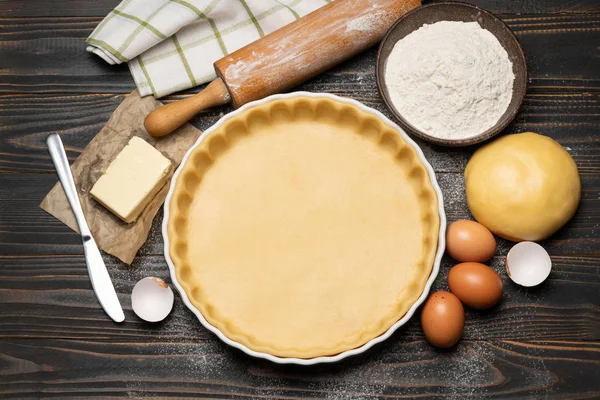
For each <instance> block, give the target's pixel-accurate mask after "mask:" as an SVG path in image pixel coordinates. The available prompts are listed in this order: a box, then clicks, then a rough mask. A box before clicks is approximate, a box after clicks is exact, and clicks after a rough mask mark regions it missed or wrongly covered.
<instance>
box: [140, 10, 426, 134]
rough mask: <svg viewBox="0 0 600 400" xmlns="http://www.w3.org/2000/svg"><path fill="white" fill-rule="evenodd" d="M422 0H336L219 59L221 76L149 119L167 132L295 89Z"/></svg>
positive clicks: (151, 127)
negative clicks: (210, 112)
mask: <svg viewBox="0 0 600 400" xmlns="http://www.w3.org/2000/svg"><path fill="white" fill-rule="evenodd" d="M420 5H421V2H420V0H336V1H334V2H332V3H330V4H328V5H326V6H324V7H321V8H319V9H317V10H315V11H313V12H312V13H310V14H307V15H305V16H304V17H302V18H300V19H298V20H296V21H294V22H292V23H290V24H288V25H286V26H284V27H282V28H280V29H278V30H276V31H274V32H272V33H270V34H268V35H266V36H264V37H263V38H261V39H259V40H257V41H255V42H253V43H250V44H249V45H247V46H245V47H243V48H241V49H239V50H237V51H235V52H233V53H231V54H229V55H228V56H225V57H223V58H222V59H220V60H218V61H217V62H215V64H214V67H215V71H216V73H217V76H218V78H217V79H215V80H214V81H212V82H211V83H210V84H209V85H208V86H207V87H206V88H205V89H204V90H203V91H201V92H200V93H197V94H195V95H193V96H190V97H188V98H186V99H184V100H180V101H176V102H174V103H171V104H168V105H165V106H162V107H159V108H157V109H156V110H154V111H152V112H151V113H150V114H148V116H147V117H146V120H145V121H144V125H145V127H146V130H147V131H148V133H149V134H150V135H152V136H164V135H166V134H168V133H170V132H173V131H174V130H175V129H177V128H178V127H180V126H181V125H183V124H184V123H185V122H187V121H188V120H190V119H191V118H192V117H193V116H194V115H196V114H197V113H198V112H200V111H202V110H205V109H207V108H210V107H213V106H217V105H221V104H225V103H228V102H232V103H233V105H234V107H236V108H237V107H239V106H241V105H243V104H246V103H248V102H250V101H253V100H257V99H261V98H263V97H266V96H268V95H271V94H274V93H279V92H282V91H285V90H287V89H290V88H292V87H294V86H296V85H298V84H299V83H301V82H303V81H305V80H307V79H309V78H312V77H313V76H315V75H318V74H320V73H322V72H323V71H325V70H327V69H329V68H331V67H333V66H334V65H337V64H339V63H341V62H342V61H344V60H346V59H348V58H350V57H352V56H353V55H355V54H358V53H360V52H361V51H363V50H365V49H367V48H369V47H370V46H372V45H374V44H375V43H377V42H378V41H379V40H381V38H382V37H383V35H384V34H385V33H386V32H387V30H388V29H389V28H390V26H391V25H392V24H393V23H394V22H395V21H397V20H398V18H400V17H401V16H402V15H404V14H405V13H406V12H408V11H410V10H412V9H413V8H416V7H418V6H420Z"/></svg>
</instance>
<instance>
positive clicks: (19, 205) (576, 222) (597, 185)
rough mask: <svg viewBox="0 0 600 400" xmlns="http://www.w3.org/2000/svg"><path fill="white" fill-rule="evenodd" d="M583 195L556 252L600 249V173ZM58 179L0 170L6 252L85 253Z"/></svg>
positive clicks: (456, 208) (454, 199)
mask: <svg viewBox="0 0 600 400" xmlns="http://www.w3.org/2000/svg"><path fill="white" fill-rule="evenodd" d="M437 179H438V182H439V184H440V187H441V188H442V192H443V194H444V206H445V210H446V216H447V219H448V221H450V222H451V221H455V220H457V219H465V218H470V214H469V211H468V208H467V206H466V200H465V194H464V188H463V177H462V174H454V173H438V174H437ZM581 179H582V185H583V192H582V200H581V204H580V207H579V209H578V211H577V213H576V214H575V217H574V218H573V219H572V220H571V221H570V222H569V223H568V224H567V225H566V226H565V227H564V228H563V229H561V230H560V231H558V232H557V233H556V234H555V235H553V236H552V237H551V238H550V239H548V240H546V241H544V242H543V244H544V246H545V247H546V248H547V250H548V251H549V252H550V254H552V255H575V254H577V255H590V254H596V253H597V252H598V242H597V237H598V234H599V229H600V228H599V227H600V211H599V210H600V196H598V193H599V192H600V175H599V174H582V175H581ZM55 183H56V177H55V176H54V175H52V174H0V246H1V247H2V253H3V254H6V255H18V254H81V252H82V249H81V245H80V242H79V237H78V236H77V235H76V234H75V233H73V232H72V231H71V230H70V229H69V228H67V227H66V226H65V225H63V224H62V223H61V222H59V221H58V220H56V219H55V218H54V217H52V216H50V215H49V214H47V213H46V212H45V211H43V210H42V209H40V208H38V205H39V203H40V202H41V200H42V199H43V197H44V196H45V194H46V193H47V192H48V191H49V190H50V189H51V188H52V186H53V185H54V184H55ZM161 220H162V213H161V212H159V214H158V216H157V218H156V219H155V221H154V224H153V227H152V230H151V233H150V239H149V240H148V241H147V243H146V244H145V245H144V246H143V247H142V248H141V250H140V254H142V255H150V254H162V251H163V249H162V242H161V240H160V237H161V232H160V222H161ZM510 246H511V243H510V242H508V241H505V240H499V242H498V254H506V252H507V251H508V249H509V248H510Z"/></svg>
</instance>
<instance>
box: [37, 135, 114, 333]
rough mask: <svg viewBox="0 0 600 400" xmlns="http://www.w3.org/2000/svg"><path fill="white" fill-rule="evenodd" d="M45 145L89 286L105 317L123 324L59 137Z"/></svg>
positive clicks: (51, 138)
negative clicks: (73, 227)
mask: <svg viewBox="0 0 600 400" xmlns="http://www.w3.org/2000/svg"><path fill="white" fill-rule="evenodd" d="M46 144H47V145H48V150H49V151H50V157H51V158H52V162H53V163H54V167H55V168H56V172H57V173H58V178H59V179H60V183H61V184H62V187H63V189H64V190H65V194H66V195H67V199H68V200H69V204H70V205H71V209H72V210H73V214H74V215H75V219H76V220H77V225H79V232H80V233H81V240H82V242H83V249H84V252H85V262H86V264H87V268H88V274H89V275H90V281H91V282H92V287H93V288H94V293H96V297H97V298H98V301H99V302H100V305H101V306H102V308H103V309H104V311H106V313H107V314H108V316H109V317H111V318H112V319H113V320H114V321H116V322H123V321H124V320H125V314H124V313H123V308H121V303H120V302H119V297H118V296H117V293H116V292H115V287H114V286H113V284H112V281H111V279H110V275H109V274H108V270H107V269H106V265H105V264H104V260H102V255H101V254H100V251H99V250H98V246H97V245H96V242H95V241H94V238H93V237H92V234H91V232H90V228H89V227H88V224H87V222H86V221H85V216H84V215H83V209H82V208H81V203H80V202H79V196H78V195H77V187H76V186H75V181H74V180H73V175H72V174H71V167H70V166H69V160H68V159H67V155H66V153H65V149H64V147H63V144H62V141H61V140H60V136H58V135H57V134H56V133H53V134H51V135H50V136H48V138H47V139H46Z"/></svg>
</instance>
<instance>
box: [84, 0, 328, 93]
mask: <svg viewBox="0 0 600 400" xmlns="http://www.w3.org/2000/svg"><path fill="white" fill-rule="evenodd" d="M330 1H331V0H123V1H122V2H121V4H119V5H118V6H117V8H115V9H114V10H113V11H111V13H110V14H108V16H106V18H104V20H102V22H100V24H99V25H98V26H97V27H96V29H95V30H94V31H93V32H92V34H91V35H90V37H89V38H88V39H87V40H86V43H87V44H88V47H87V50H88V51H90V52H92V53H95V54H97V55H98V56H100V57H102V58H103V59H104V60H106V61H107V62H108V63H110V64H120V63H123V62H128V64H129V69H130V71H131V74H132V75H133V79H134V80H135V83H136V85H137V87H138V91H139V93H140V95H142V96H147V95H150V94H153V95H154V96H156V97H162V96H165V95H167V94H170V93H173V92H177V91H179V90H183V89H187V88H191V87H194V86H197V85H200V84H202V83H205V82H208V81H211V80H213V79H214V78H215V71H214V69H213V63H214V62H215V61H217V60H218V59H220V58H222V57H223V56H225V55H227V54H229V53H231V52H233V51H235V50H237V49H239V48H240V47H243V46H245V45H247V44H248V43H250V42H253V41H255V40H257V39H259V38H260V37H262V36H264V35H266V34H268V33H270V32H272V31H274V30H276V29H278V28H280V27H282V26H284V25H286V24H288V23H290V22H292V21H294V20H296V19H298V18H300V17H302V16H303V15H305V14H308V13H309V12H311V11H313V10H315V9H317V8H319V7H321V6H323V5H325V4H327V3H329V2H330Z"/></svg>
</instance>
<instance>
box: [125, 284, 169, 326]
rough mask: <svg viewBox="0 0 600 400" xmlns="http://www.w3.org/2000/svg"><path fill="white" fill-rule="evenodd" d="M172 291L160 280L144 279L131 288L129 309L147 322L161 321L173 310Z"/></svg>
mask: <svg viewBox="0 0 600 400" xmlns="http://www.w3.org/2000/svg"><path fill="white" fill-rule="evenodd" d="M173 302H174V296H173V291H172V290H171V288H170V287H169V285H167V284H166V283H165V281H163V280H162V279H160V278H154V277H148V278H144V279H142V280H141V281H139V282H138V283H136V284H135V286H134V287H133V291H132V292H131V308H133V312H135V313H136V315H137V316H138V317H140V318H141V319H143V320H144V321H148V322H158V321H162V320H163V319H165V318H166V317H167V315H169V313H170V312H171V310H172V309H173Z"/></svg>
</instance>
